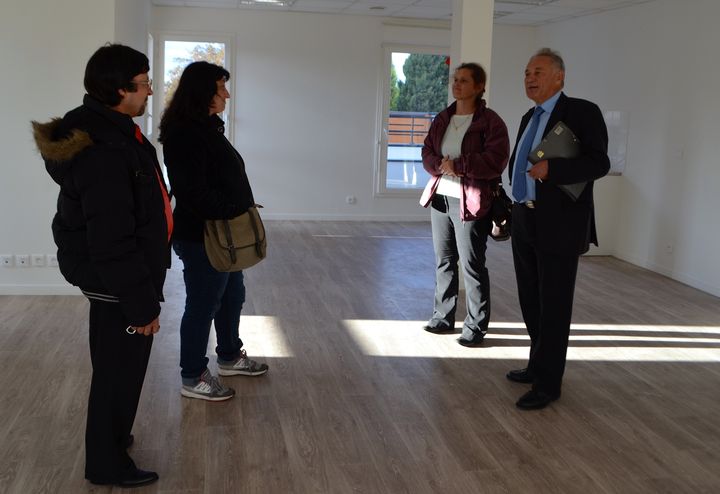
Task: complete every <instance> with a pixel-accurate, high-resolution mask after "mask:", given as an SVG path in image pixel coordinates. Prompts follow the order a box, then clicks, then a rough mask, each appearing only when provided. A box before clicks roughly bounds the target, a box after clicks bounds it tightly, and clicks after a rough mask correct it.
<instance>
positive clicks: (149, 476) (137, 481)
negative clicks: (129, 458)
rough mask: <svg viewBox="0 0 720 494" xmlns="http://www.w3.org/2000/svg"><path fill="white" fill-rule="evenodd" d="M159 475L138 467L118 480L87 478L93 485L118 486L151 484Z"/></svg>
mask: <svg viewBox="0 0 720 494" xmlns="http://www.w3.org/2000/svg"><path fill="white" fill-rule="evenodd" d="M159 478H160V477H158V474H157V473H155V472H146V471H145V470H140V469H139V468H135V469H133V470H131V471H129V472H127V473H125V475H123V477H122V478H121V479H120V480H116V481H103V480H93V479H89V480H90V483H91V484H95V485H111V484H112V485H117V486H118V487H126V488H129V487H141V486H143V485H148V484H152V483H153V482H155V481H157V480H158V479H159Z"/></svg>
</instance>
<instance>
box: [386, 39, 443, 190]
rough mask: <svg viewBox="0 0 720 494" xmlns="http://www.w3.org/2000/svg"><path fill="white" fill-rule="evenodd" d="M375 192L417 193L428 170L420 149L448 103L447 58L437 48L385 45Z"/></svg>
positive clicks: (423, 185) (427, 176)
mask: <svg viewBox="0 0 720 494" xmlns="http://www.w3.org/2000/svg"><path fill="white" fill-rule="evenodd" d="M384 50H385V68H386V70H385V72H384V74H385V75H384V77H383V84H382V91H383V98H382V110H381V112H380V114H381V115H382V119H381V122H380V125H379V128H380V129H381V131H380V138H379V139H378V142H379V152H378V161H377V165H376V190H375V193H376V195H379V196H408V195H413V196H416V195H417V192H418V189H420V190H422V189H423V188H424V187H425V184H426V183H427V181H428V179H429V178H430V175H429V174H428V173H427V172H426V171H425V169H424V168H423V165H422V157H421V150H422V146H423V142H424V140H425V136H426V135H427V132H428V130H429V129H430V123H431V122H432V119H433V118H434V117H435V115H437V113H438V112H440V111H441V110H443V109H444V108H445V107H446V106H447V104H448V77H449V69H448V59H447V56H446V55H444V54H442V53H441V51H442V50H438V49H433V48H425V49H422V48H418V47H402V46H393V47H388V46H386V47H385V49H384Z"/></svg>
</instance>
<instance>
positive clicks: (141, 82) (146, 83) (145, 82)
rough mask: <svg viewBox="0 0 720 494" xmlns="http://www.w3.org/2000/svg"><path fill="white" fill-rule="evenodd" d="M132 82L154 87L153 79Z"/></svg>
mask: <svg viewBox="0 0 720 494" xmlns="http://www.w3.org/2000/svg"><path fill="white" fill-rule="evenodd" d="M130 82H131V83H132V84H142V85H143V86H147V87H152V79H148V80H147V81H130Z"/></svg>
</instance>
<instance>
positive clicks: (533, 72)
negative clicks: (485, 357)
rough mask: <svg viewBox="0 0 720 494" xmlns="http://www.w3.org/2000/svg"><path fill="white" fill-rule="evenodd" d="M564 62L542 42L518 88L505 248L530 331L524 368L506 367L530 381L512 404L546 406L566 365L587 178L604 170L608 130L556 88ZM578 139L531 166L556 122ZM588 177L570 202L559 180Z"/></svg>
mask: <svg viewBox="0 0 720 494" xmlns="http://www.w3.org/2000/svg"><path fill="white" fill-rule="evenodd" d="M564 80H565V64H564V62H563V59H562V58H561V57H560V55H559V54H558V53H557V52H555V51H553V50H550V49H549V48H543V49H541V50H539V51H538V52H537V53H536V54H535V55H533V57H532V58H531V59H530V61H529V62H528V64H527V68H526V69H525V93H526V94H527V96H528V98H530V99H531V100H533V101H534V102H535V104H536V107H535V108H534V109H532V110H530V111H528V113H526V114H525V116H524V117H523V119H522V123H521V124H520V130H519V132H518V137H517V141H516V144H515V150H514V151H513V155H512V157H511V158H510V177H511V183H512V186H513V197H514V199H515V201H516V202H515V204H514V205H513V211H512V250H513V260H514V263H515V276H516V279H517V284H518V295H519V298H520V308H521V310H522V315H523V319H524V321H525V325H526V327H527V331H528V334H529V335H530V358H529V360H528V365H527V367H526V368H525V369H518V370H511V371H510V372H508V374H507V378H508V379H510V380H511V381H515V382H520V383H528V384H530V383H531V384H532V388H531V390H530V391H528V392H527V393H525V394H524V395H523V396H521V397H520V399H519V400H518V402H517V406H518V408H521V409H523V410H533V409H539V408H544V407H546V406H547V405H548V404H549V403H551V402H552V401H554V400H557V399H558V398H560V388H561V385H562V376H563V372H564V370H565V360H566V355H567V347H568V339H569V336H570V320H571V318H572V303H573V293H574V290H575V276H576V274H577V267H578V259H579V257H580V255H581V254H583V253H585V252H587V250H588V248H589V245H590V242H592V243H594V244H595V245H597V235H596V232H595V214H594V206H593V180H596V179H598V178H600V177H602V176H604V175H606V174H607V173H608V171H609V170H610V161H609V159H608V156H607V144H608V136H607V128H606V127H605V121H604V120H603V116H602V113H601V112H600V109H599V108H598V107H597V105H595V104H594V103H591V102H589V101H586V100H582V99H577V98H569V97H567V96H565V94H564V93H563V92H562V88H563V86H564ZM560 121H562V122H564V123H565V124H566V125H567V127H569V128H570V129H571V130H572V131H573V133H574V134H575V135H576V136H577V138H578V139H579V141H580V153H579V155H578V156H577V157H575V158H551V159H546V160H543V161H539V162H537V163H536V164H535V165H532V164H531V163H530V162H529V161H528V153H529V152H530V150H531V149H533V148H535V147H536V146H537V145H538V143H539V142H540V141H541V140H542V138H543V137H544V136H545V135H546V134H547V132H549V131H550V129H552V128H553V126H554V125H555V124H556V123H558V122H560ZM580 182H587V184H586V185H585V188H584V189H583V191H582V193H581V194H580V196H579V197H578V198H577V200H573V199H572V198H571V197H570V196H569V195H568V194H567V193H566V192H564V191H563V190H562V189H560V188H559V187H558V185H568V184H575V183H580Z"/></svg>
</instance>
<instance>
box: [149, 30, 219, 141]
mask: <svg viewBox="0 0 720 494" xmlns="http://www.w3.org/2000/svg"><path fill="white" fill-rule="evenodd" d="M159 39H160V43H159V45H160V46H159V56H158V57H157V59H158V60H159V61H160V64H159V67H156V69H155V80H156V81H158V82H157V83H156V84H155V85H154V86H155V87H153V90H154V92H155V97H156V98H155V99H156V100H157V102H156V106H155V108H154V110H155V111H154V112H153V114H154V115H160V116H162V112H163V110H164V109H165V107H166V106H167V103H168V102H169V101H170V98H172V95H173V93H174V92H175V88H177V84H178V82H179V80H180V76H181V75H182V72H183V70H184V69H185V67H187V66H188V65H189V64H190V63H192V62H197V61H201V60H204V61H206V62H210V63H214V64H217V65H221V66H223V67H225V68H226V69H227V70H228V72H230V73H231V74H232V70H231V69H230V67H229V60H231V58H230V53H229V52H230V46H231V45H230V41H229V40H228V39H218V37H217V36H201V35H198V36H188V35H176V36H174V35H171V34H162V35H160V36H159ZM231 83H232V80H231V81H230V82H229V83H228V88H229V89H230V88H231ZM230 91H231V92H232V89H230ZM220 117H221V118H222V119H223V120H224V121H225V135H226V136H227V138H228V139H229V140H231V141H232V123H233V122H232V99H231V100H230V101H228V104H227V107H226V109H225V112H224V113H223V114H222V115H220ZM154 120H155V125H157V124H159V120H160V119H159V118H155V119H154Z"/></svg>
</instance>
